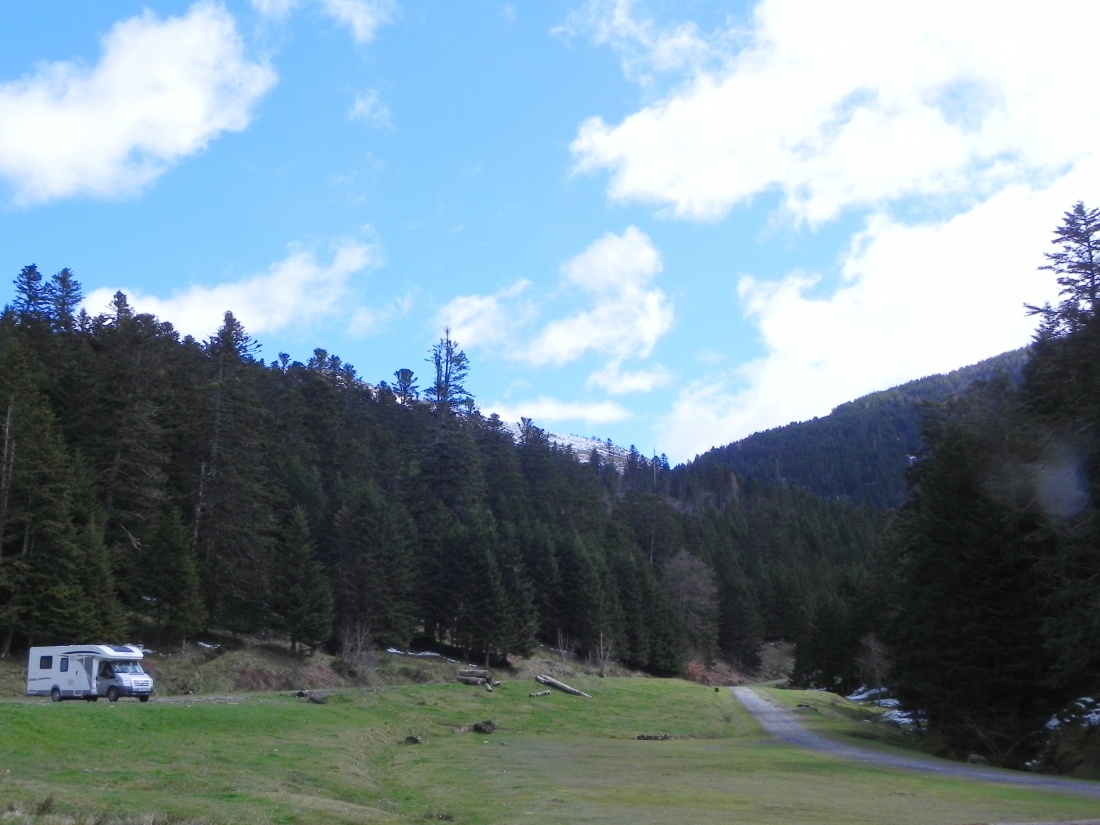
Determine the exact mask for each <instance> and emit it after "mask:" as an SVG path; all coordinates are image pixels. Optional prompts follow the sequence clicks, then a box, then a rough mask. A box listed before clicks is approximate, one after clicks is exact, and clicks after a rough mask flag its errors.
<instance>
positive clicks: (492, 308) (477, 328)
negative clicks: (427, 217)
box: [436, 226, 674, 393]
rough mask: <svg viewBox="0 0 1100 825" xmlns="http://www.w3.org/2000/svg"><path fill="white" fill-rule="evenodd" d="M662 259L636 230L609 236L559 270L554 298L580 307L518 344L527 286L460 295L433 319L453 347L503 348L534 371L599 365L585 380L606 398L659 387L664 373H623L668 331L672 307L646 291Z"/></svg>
mask: <svg viewBox="0 0 1100 825" xmlns="http://www.w3.org/2000/svg"><path fill="white" fill-rule="evenodd" d="M661 269H662V263H661V255H660V253H659V252H658V251H657V249H656V247H654V246H653V242H652V241H651V240H650V239H649V237H648V236H647V235H646V234H645V233H644V232H642V231H640V230H639V229H638V228H637V227H633V226H631V227H628V228H627V229H626V231H624V232H623V233H622V234H621V235H616V234H614V233H613V232H608V233H606V234H605V235H603V237H601V238H599V239H598V240H596V241H594V242H593V243H592V244H590V245H589V246H588V248H587V249H585V250H584V251H583V252H581V253H580V254H579V255H577V256H576V257H574V258H572V259H571V260H569V261H567V262H566V263H565V265H564V266H562V268H561V274H562V287H561V290H560V293H561V296H562V297H565V298H566V299H569V298H574V299H575V298H578V297H579V299H580V301H581V303H582V304H583V305H584V308H583V309H580V310H577V311H575V312H572V313H570V314H567V315H565V316H564V317H562V318H558V319H556V320H553V321H549V322H547V323H545V324H544V325H543V326H542V327H541V328H540V329H538V330H537V331H536V332H535V333H534V334H533V335H532V336H531V337H530V338H529V339H528V340H527V341H526V342H525V343H522V341H523V337H524V331H525V329H526V328H528V327H529V326H530V325H531V324H532V323H533V322H534V320H535V318H536V316H537V314H538V307H537V306H536V303H535V301H534V300H533V299H528V298H525V297H524V296H525V295H526V292H527V290H528V288H529V287H530V286H531V284H530V282H529V281H527V280H522V281H518V282H517V283H515V284H513V285H512V286H509V287H508V288H506V289H504V290H501V291H500V292H498V293H496V294H495V295H462V296H459V297H457V298H455V299H453V300H452V301H450V302H449V303H448V304H447V305H446V306H444V307H443V309H442V310H441V311H440V312H439V314H438V315H437V317H436V322H437V325H438V326H449V327H450V328H451V332H452V334H453V335H454V338H455V340H457V341H460V342H461V343H462V345H463V346H468V347H484V348H492V347H507V348H508V356H509V357H510V358H513V359H515V360H518V361H523V362H524V363H527V364H531V365H532V366H536V367H544V366H562V365H564V364H568V363H572V362H574V361H577V360H578V359H580V358H582V357H584V356H586V355H594V356H595V357H597V358H602V359H605V360H606V364H607V365H606V366H605V367H604V368H602V369H601V370H600V371H598V372H597V373H596V374H594V375H593V377H592V378H591V379H590V380H589V383H590V385H596V384H598V383H599V379H601V378H602V379H604V380H606V381H607V384H608V385H607V386H600V389H603V390H605V391H608V392H613V393H622V392H631V391H642V390H650V389H653V388H655V387H656V386H659V385H660V384H661V383H662V382H663V381H664V373H663V370H661V369H659V368H657V369H654V370H651V371H648V372H636V373H623V372H622V371H621V367H622V364H623V363H624V362H625V361H627V360H630V359H646V358H648V357H649V356H650V355H651V354H652V351H653V348H654V347H655V346H656V344H657V342H658V341H659V340H660V338H661V337H662V336H663V335H665V334H666V333H667V332H668V331H669V330H670V329H671V328H672V323H673V318H674V313H673V309H672V304H671V303H670V301H669V300H668V297H667V296H666V295H665V293H664V292H662V291H661V290H660V289H658V288H656V287H654V286H653V285H652V281H653V279H654V278H655V277H656V276H657V275H658V274H659V273H660V272H661Z"/></svg>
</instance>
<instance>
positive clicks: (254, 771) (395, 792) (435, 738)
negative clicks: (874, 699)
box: [0, 678, 1097, 825]
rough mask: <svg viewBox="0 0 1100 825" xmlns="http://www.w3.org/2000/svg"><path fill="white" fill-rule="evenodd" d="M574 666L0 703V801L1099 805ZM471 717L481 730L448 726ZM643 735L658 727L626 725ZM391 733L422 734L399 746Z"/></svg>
mask: <svg viewBox="0 0 1100 825" xmlns="http://www.w3.org/2000/svg"><path fill="white" fill-rule="evenodd" d="M571 681H573V682H574V683H575V684H576V686H577V687H580V688H582V689H583V690H585V691H587V692H589V693H591V694H592V696H593V698H592V699H581V698H577V697H570V696H566V695H564V694H561V693H554V694H553V695H551V696H543V697H538V698H530V697H528V693H531V692H534V691H535V690H538V689H541V686H540V685H537V684H536V683H535V682H533V681H531V682H510V683H506V684H505V685H503V686H501V687H500V688H498V689H497V690H495V691H494V692H492V693H488V692H486V691H484V690H482V689H480V688H475V687H467V686H462V685H458V684H451V685H423V686H411V687H405V688H400V689H391V690H385V691H379V692H373V693H371V692H366V691H348V692H345V693H341V694H334V695H332V696H330V697H329V700H328V702H327V703H326V704H324V705H316V704H312V703H309V702H305V701H302V700H297V699H294V698H293V697H291V696H289V695H286V694H283V695H274V694H256V695H252V696H249V697H248V698H246V699H244V700H243V701H240V702H238V703H235V704H229V703H224V702H223V703H213V702H194V703H190V704H188V703H185V702H180V703H176V702H166V701H153V702H150V703H149V704H147V705H139V704H138V703H118V704H115V705H111V704H107V703H105V702H99V703H96V704H92V705H89V704H85V703H83V702H68V703H62V704H59V705H54V704H51V703H49V702H47V701H43V702H21V703H20V702H7V703H0V799H3V801H4V803H5V804H7V805H9V806H14V807H17V808H18V809H20V810H24V811H27V810H31V809H32V808H33V807H34V806H35V805H38V804H41V803H42V801H43V800H46V799H52V803H51V804H52V807H53V808H54V809H55V810H56V811H59V812H61V813H67V814H70V815H84V814H89V813H90V812H97V813H104V814H107V815H109V816H111V817H116V818H118V819H119V820H121V819H122V818H123V817H124V816H127V815H129V816H135V815H138V814H143V813H146V814H152V813H157V814H159V815H160V816H162V817H166V819H164V820H163V821H165V822H167V821H171V820H175V821H184V820H195V821H206V822H219V823H220V822H224V823H261V822H276V823H303V824H304V823H319V824H323V823H348V822H427V821H452V822H460V823H470V824H471V825H478V823H485V825H489V823H511V822H531V823H539V822H547V823H549V822H562V823H588V822H590V823H613V822H616V823H617V822H627V821H629V822H632V823H658V822H660V823H664V822H668V821H670V820H681V821H690V822H702V823H710V822H713V823H722V824H723V825H728V824H729V823H796V822H797V823H821V824H822V825H828V824H829V823H860V822H867V823H872V822H873V823H899V825H900V824H901V823H914V825H919V823H937V825H938V824H939V823H952V822H957V823H966V822H980V821H987V822H1011V821H1035V820H1042V819H1048V820H1049V819H1074V818H1077V819H1081V818H1085V817H1087V816H1090V815H1091V816H1094V815H1095V813H1096V810H1097V803H1096V802H1095V800H1091V801H1090V800H1087V799H1081V798H1076V797H1071V796H1065V797H1060V796H1055V795H1051V794H1041V793H1036V792H1030V791H1022V790H1018V789H1014V788H1007V787H1000V786H988V785H983V784H979V783H973V782H970V783H968V782H961V781H954V780H948V779H942V778H937V777H928V776H920V775H911V774H905V773H900V772H895V771H890V770H881V769H875V768H870V767H867V766H866V765H863V764H856V763H850V762H844V761H842V760H838V759H830V758H826V757H822V756H821V755H819V754H816V753H812V752H809V751H802V750H798V749H795V748H791V747H788V746H785V745H780V744H776V743H775V742H773V741H771V740H769V739H767V738H766V737H765V736H764V735H763V734H762V733H761V732H760V730H759V728H758V727H757V726H756V724H755V722H754V721H753V720H752V719H751V717H749V716H748V715H747V713H746V712H745V711H744V710H743V709H742V708H741V707H740V705H739V704H738V703H737V702H736V700H735V699H734V698H733V697H732V696H731V695H730V693H729V692H728V691H726V690H722V691H720V692H718V693H715V692H714V691H713V689H712V688H706V687H700V686H698V685H693V684H689V683H685V682H680V681H676V680H654V679H596V678H577V679H576V680H571ZM483 719H492V720H493V721H494V723H495V724H496V725H497V729H496V731H495V732H494V733H493V734H491V735H479V734H476V733H473V732H472V731H465V732H458V731H457V729H458V728H460V727H461V726H464V725H469V724H471V723H473V722H477V721H480V720H483ZM835 724H841V723H840V722H836V723H835ZM851 724H853V725H858V724H859V723H851ZM643 733H666V734H670V735H672V736H673V737H675V738H673V739H671V740H667V741H639V740H638V739H637V738H636V737H637V736H638V735H639V734H643ZM407 736H419V737H421V738H422V744H418V745H406V744H403V742H404V739H405V737H407ZM28 821H34V820H28ZM40 821H42V822H45V820H44V819H41V820H40ZM88 821H91V820H88ZM108 821H109V820H108Z"/></svg>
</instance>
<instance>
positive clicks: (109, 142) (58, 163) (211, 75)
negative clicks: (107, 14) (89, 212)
mask: <svg viewBox="0 0 1100 825" xmlns="http://www.w3.org/2000/svg"><path fill="white" fill-rule="evenodd" d="M102 50H103V53H102V56H101V58H100V61H99V63H98V64H96V65H95V66H93V67H91V68H85V67H83V66H81V65H79V64H75V63H52V64H48V65H43V66H40V67H38V68H37V70H36V71H35V73H34V74H33V75H30V76H28V77H25V78H23V79H21V80H17V81H12V82H8V83H5V84H3V85H0V177H3V178H6V179H7V180H8V181H9V182H10V183H11V184H12V186H13V187H14V193H15V199H16V201H17V202H19V203H21V204H33V203H39V202H43V201H48V200H52V199H56V198H63V197H69V196H73V195H92V196H95V197H118V196H124V195H129V194H133V193H135V192H138V191H140V190H141V189H142V188H143V187H145V186H147V185H148V184H149V183H151V182H152V181H153V180H155V179H156V178H157V177H159V176H160V175H161V174H162V173H163V172H164V171H165V170H166V169H168V168H169V167H171V166H172V165H173V164H175V163H177V162H179V161H180V160H181V159H182V158H185V157H187V156H189V155H193V154H195V153H197V152H200V151H202V150H203V149H204V148H205V147H206V146H207V144H209V142H210V141H211V140H213V139H214V138H216V137H217V136H218V135H220V134H221V133H223V132H237V131H241V130H243V129H244V128H245V127H246V126H247V125H248V123H249V121H250V119H251V110H252V108H253V107H254V105H255V104H256V102H257V101H258V100H259V99H260V98H261V97H262V96H263V95H264V93H265V92H267V91H268V90H269V89H270V88H271V87H272V86H273V85H274V83H275V79H276V78H275V73H274V72H273V71H272V70H271V69H270V68H269V67H268V66H265V65H263V64H260V63H256V62H250V61H249V60H248V59H247V58H246V57H245V55H244V48H243V44H242V42H241V39H240V37H239V36H238V34H237V31H236V27H235V25H234V22H233V18H232V17H230V15H229V13H228V12H226V10H225V9H224V8H223V7H222V6H221V5H220V4H217V3H213V2H200V3H196V4H195V5H193V6H191V8H190V9H189V10H188V11H187V13H186V14H184V15H183V16H181V17H169V18H167V19H163V20H162V19H160V18H158V17H157V16H156V15H154V14H153V13H152V12H150V11H146V12H145V13H144V14H143V15H141V16H140V17H134V18H131V19H129V20H125V21H123V22H121V23H118V24H116V25H115V26H114V27H113V28H112V29H111V30H110V31H109V32H108V33H107V35H106V36H105V37H104V38H103V41H102Z"/></svg>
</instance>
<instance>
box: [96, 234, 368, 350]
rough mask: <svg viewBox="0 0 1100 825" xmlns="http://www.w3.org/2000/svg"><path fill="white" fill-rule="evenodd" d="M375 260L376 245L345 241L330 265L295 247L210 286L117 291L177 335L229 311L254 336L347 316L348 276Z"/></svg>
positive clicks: (103, 298) (211, 328)
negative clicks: (163, 294) (253, 271)
mask: <svg viewBox="0 0 1100 825" xmlns="http://www.w3.org/2000/svg"><path fill="white" fill-rule="evenodd" d="M379 264H380V260H379V255H378V252H377V250H376V248H375V247H374V246H372V245H370V244H365V243H360V242H356V241H343V242H341V243H340V244H339V245H338V246H337V248H336V249H335V251H334V253H333V256H332V261H331V263H329V264H323V263H321V262H320V261H318V260H317V258H316V257H315V256H314V254H313V253H312V252H308V251H304V250H299V251H295V252H292V253H291V254H290V255H289V256H288V257H287V258H285V259H284V260H282V261H279V262H277V263H275V264H272V265H271V266H270V267H268V270H267V271H266V272H264V273H262V274H258V275H254V276H252V277H250V278H245V279H244V280H241V281H235V282H231V283H223V284H216V285H214V286H190V287H188V288H187V289H185V290H177V291H175V292H173V293H172V295H171V297H169V298H159V297H156V296H153V295H146V294H143V293H142V292H141V291H140V290H133V289H129V288H127V287H121V289H122V291H123V292H125V293H126V294H127V296H128V298H129V299H130V305H131V306H132V307H134V309H135V311H137V312H148V313H151V314H153V315H156V316H157V317H158V318H159V319H160V320H162V321H170V322H171V323H172V324H173V326H175V328H176V329H178V330H179V331H180V332H181V333H183V334H188V335H192V336H194V337H195V338H198V339H205V338H207V337H209V336H210V335H212V334H213V333H214V332H216V331H217V329H218V328H219V327H220V326H221V324H222V320H223V318H224V316H225V313H226V311H227V310H228V311H231V312H232V313H233V314H234V315H235V316H236V318H237V320H238V321H240V322H241V323H242V324H243V325H244V328H245V329H246V330H247V331H248V332H249V333H250V334H252V335H258V334H261V333H265V332H276V331H280V330H287V329H294V330H295V331H305V330H308V329H309V328H310V327H312V326H314V325H316V324H318V323H319V322H321V321H326V320H330V319H332V318H341V317H346V316H347V312H348V303H349V300H350V299H351V297H352V278H353V277H354V276H356V275H361V274H365V273H367V272H369V271H370V270H371V269H373V268H375V267H377V266H378V265H379ZM116 289H119V288H118V287H111V288H104V289H98V290H95V291H94V292H92V293H91V294H89V295H88V296H87V298H86V299H85V301H84V306H85V307H86V308H87V310H88V312H90V313H92V314H97V313H99V312H101V311H103V309H104V308H105V307H106V306H108V305H109V303H110V301H111V296H112V295H114V293H115V291H116Z"/></svg>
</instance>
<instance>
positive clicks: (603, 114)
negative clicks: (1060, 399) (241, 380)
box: [0, 0, 1100, 464]
mask: <svg viewBox="0 0 1100 825" xmlns="http://www.w3.org/2000/svg"><path fill="white" fill-rule="evenodd" d="M983 5H984V4H979V3H975V4H972V5H968V4H958V3H947V2H941V1H940V0H930V2H928V3H925V4H921V5H920V6H919V7H913V8H908V7H906V8H903V7H900V6H896V5H895V4H883V3H880V2H872V1H871V0H837V2H834V3H830V4H820V3H814V2H810V0H759V2H717V1H716V0H681V1H680V2H676V3H673V2H671V0H575V1H569V0H562V2H551V3H545V2H539V3H530V2H528V3H520V2H499V0H453V2H448V3H432V2H428V0H224V2H218V1H217V0H181V1H180V2H176V1H175V0H146V2H131V0H100V2H97V3H95V4H71V3H66V2H62V0H42V1H41V2H38V3H34V4H6V5H4V6H2V7H0V32H3V41H4V46H5V48H4V50H3V51H2V52H0V254H2V264H3V267H4V268H5V269H6V277H4V273H0V282H2V284H3V285H2V286H0V302H3V303H8V302H10V300H11V298H12V294H13V293H12V287H11V281H12V280H13V279H14V278H15V276H16V275H17V274H18V272H19V271H20V269H21V268H22V267H23V266H25V265H27V264H31V263H34V264H36V265H37V266H38V267H39V269H40V271H42V272H43V273H44V274H45V275H46V276H47V277H48V276H49V275H51V274H52V273H54V272H56V271H58V270H60V269H61V268H63V267H70V268H71V269H72V270H73V272H74V274H75V276H76V278H77V280H78V281H79V282H80V283H81V284H82V285H83V289H84V293H85V296H86V300H85V308H86V309H87V310H88V312H90V313H92V314H98V313H100V312H103V311H105V310H106V307H107V305H108V303H109V301H110V299H111V296H112V295H113V294H114V293H115V291H117V290H122V291H123V292H125V293H126V294H127V296H128V297H129V299H130V303H131V304H132V305H133V306H134V308H135V309H136V310H137V311H139V312H150V313H153V314H155V315H157V316H158V317H159V318H160V319H161V320H164V321H170V322H171V323H172V324H173V325H174V326H175V327H176V328H177V329H178V330H179V331H180V333H181V335H186V334H190V335H192V336H194V337H195V338H197V339H200V340H205V339H208V338H209V337H210V336H211V335H213V333H214V332H215V331H216V330H217V328H218V327H219V326H220V323H221V320H222V317H223V315H224V312H225V311H226V310H230V311H232V312H233V313H234V315H236V317H237V318H238V319H239V320H240V321H241V322H242V324H243V325H244V327H245V329H246V330H247V331H248V333H249V334H250V335H251V336H252V337H253V338H254V339H255V340H256V341H257V342H258V343H259V344H260V345H261V351H260V353H259V354H260V357H263V358H264V359H265V360H267V361H268V362H270V361H272V360H274V359H276V358H277V357H278V354H279V353H281V352H285V353H287V354H289V355H290V357H291V358H292V359H293V360H297V361H302V362H305V361H307V360H308V359H309V358H310V356H311V355H312V353H313V351H314V349H315V348H322V349H325V350H326V351H327V352H329V353H330V354H335V355H338V356H339V357H340V358H342V359H343V360H344V361H345V362H348V363H351V364H353V365H354V366H355V367H356V369H357V371H358V374H359V375H360V377H361V378H362V379H363V380H365V381H368V382H370V383H374V384H377V383H379V382H380V381H391V382H392V380H393V373H394V371H396V370H398V369H401V368H410V369H412V370H413V371H414V372H415V373H416V374H417V375H418V377H419V379H420V384H421V386H422V387H423V386H424V385H425V384H426V383H427V377H428V370H429V365H428V363H427V362H426V360H425V359H426V358H427V356H428V354H429V351H430V348H431V346H432V345H433V344H434V343H435V342H436V341H437V340H438V339H439V337H440V335H441V334H442V330H443V329H444V328H445V327H449V328H450V329H451V334H452V337H453V338H454V339H455V340H456V341H457V342H458V344H459V346H460V347H461V348H462V349H463V350H464V351H465V352H466V354H467V356H468V357H469V359H470V364H471V371H470V378H469V381H468V388H469V389H470V391H471V392H472V393H473V394H474V396H475V398H476V401H477V404H478V406H479V408H480V409H481V410H482V412H483V413H484V414H485V415H490V414H492V413H494V412H496V413H498V414H499V415H500V416H501V417H502V418H503V419H504V420H506V421H509V422H515V421H518V420H519V418H520V417H529V418H532V419H533V420H534V422H535V424H536V425H537V426H540V427H542V428H544V429H547V430H550V431H553V432H557V433H562V434H573V435H578V436H586V437H595V438H599V439H600V440H605V439H608V438H610V439H611V440H612V441H613V442H615V443H616V444H619V445H622V446H631V445H634V446H636V447H637V448H638V450H639V451H640V452H642V453H644V454H647V455H649V454H661V453H663V454H666V455H667V456H668V458H669V459H670V461H672V463H673V464H678V463H683V462H686V461H689V460H691V459H692V458H693V457H694V456H696V455H698V454H701V453H703V452H706V451H707V450H708V449H710V448H711V447H715V446H721V445H724V444H728V443H730V442H732V441H735V440H737V439H739V438H743V437H745V436H747V435H750V434H752V433H753V432H758V431H762V430H766V429H770V428H773V427H778V426H783V425H786V424H788V423H791V422H793V421H802V420H808V419H811V418H813V417H815V416H822V415H826V414H828V413H829V411H830V410H832V409H833V408H834V407H836V406H837V405H839V404H841V403H844V402H846V401H849V400H852V399H854V398H858V397H860V396H862V395H866V394H868V393H870V392H875V391H878V390H884V389H888V388H890V387H893V386H897V385H899V384H903V383H905V382H907V381H911V380H915V379H918V378H921V377H924V376H926V375H932V374H936V373H943V372H950V371H951V370H954V369H957V368H960V367H963V366H966V365H969V364H972V363H976V362H977V361H980V360H983V359H985V358H989V357H992V356H995V355H998V354H1000V353H1002V352H1005V351H1008V350H1013V349H1016V348H1019V347H1022V346H1025V345H1026V344H1027V343H1028V342H1029V340H1030V337H1031V333H1032V331H1033V329H1034V328H1035V326H1036V323H1035V319H1034V318H1030V317H1028V316H1027V315H1026V313H1025V312H1024V309H1023V305H1024V304H1025V303H1028V304H1042V303H1043V302H1044V301H1048V300H1049V301H1054V300H1055V299H1056V297H1057V285H1056V283H1055V281H1054V277H1053V276H1052V274H1051V273H1049V272H1041V271H1039V267H1040V266H1042V265H1043V263H1044V262H1045V261H1044V258H1043V253H1044V252H1047V251H1050V250H1051V249H1052V247H1051V245H1050V240H1051V238H1052V232H1053V230H1054V229H1055V227H1056V226H1058V225H1059V224H1060V223H1061V220H1062V216H1063V213H1065V212H1066V211H1068V210H1069V209H1071V208H1072V206H1073V204H1074V203H1076V202H1077V201H1084V202H1085V203H1086V204H1087V205H1090V206H1095V205H1097V203H1098V201H1097V198H1096V192H1097V184H1098V183H1100V150H1098V149H1097V148H1096V147H1098V146H1100V140H1097V138H1098V137H1100V104H1096V103H1093V102H1092V101H1091V100H1090V99H1089V98H1088V96H1087V95H1085V96H1084V97H1082V95H1081V92H1080V90H1079V88H1078V86H1079V85H1080V81H1078V80H1076V79H1077V78H1089V77H1094V76H1096V74H1097V73H1096V69H1098V68H1100V56H1097V54H1096V50H1095V48H1094V47H1093V45H1092V44H1091V41H1090V33H1091V32H1093V31H1095V30H1096V26H1095V25H1093V24H1096V23H1100V10H1093V9H1092V8H1091V7H1081V6H1080V4H1070V3H1069V2H1061V3H1059V2H1054V3H1050V2H1048V3H1044V4H1041V5H1040V4H1038V3H1032V2H1018V3H1009V4H1002V5H999V6H998V7H997V9H998V12H999V13H998V14H997V15H992V14H989V13H988V9H983ZM1068 19H1073V20H1074V21H1075V22H1074V25H1073V26H1071V27H1067V26H1066V25H1065V21H1066V20H1068Z"/></svg>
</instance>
